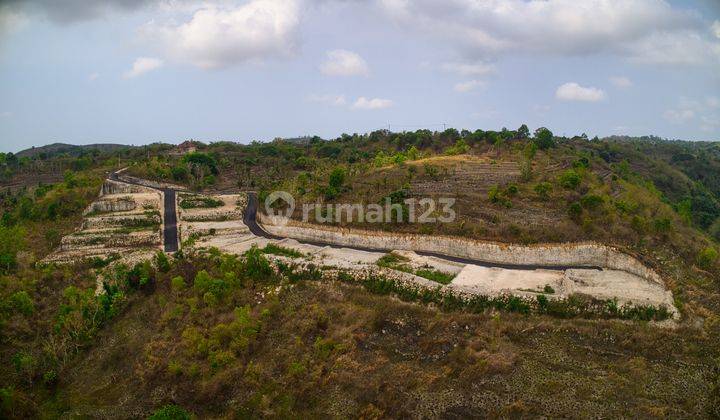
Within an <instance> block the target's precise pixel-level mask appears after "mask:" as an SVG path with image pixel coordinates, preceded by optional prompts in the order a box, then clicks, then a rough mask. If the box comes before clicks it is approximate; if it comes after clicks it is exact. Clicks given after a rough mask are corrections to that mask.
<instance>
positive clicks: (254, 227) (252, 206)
mask: <svg viewBox="0 0 720 420" xmlns="http://www.w3.org/2000/svg"><path fill="white" fill-rule="evenodd" d="M247 194H248V204H247V207H246V209H245V213H244V214H243V222H244V223H245V224H246V225H247V227H248V228H249V229H250V232H251V233H252V234H253V235H255V236H261V237H263V238H267V239H277V240H279V239H285V238H282V237H279V236H276V235H272V234H270V233H268V232H266V231H265V230H264V229H263V228H262V227H261V226H260V225H259V224H258V222H257V211H258V197H257V194H256V193H255V192H248V193H247ZM298 242H301V243H304V244H308V245H315V246H327V247H331V248H347V249H355V250H358V251H369V252H390V251H393V250H392V249H383V248H365V247H357V246H346V245H337V244H332V243H328V242H317V241H306V240H302V241H298ZM415 253H417V254H418V255H423V256H426V257H437V258H442V259H444V260H448V261H454V262H457V263H461V264H473V265H477V266H481V267H493V268H506V269H511V270H538V269H545V270H570V269H592V270H602V268H601V267H597V266H586V265H536V264H502V263H493V262H488V261H481V260H475V259H470V258H463V257H455V256H452V255H445V254H440V253H435V252H425V251H415Z"/></svg>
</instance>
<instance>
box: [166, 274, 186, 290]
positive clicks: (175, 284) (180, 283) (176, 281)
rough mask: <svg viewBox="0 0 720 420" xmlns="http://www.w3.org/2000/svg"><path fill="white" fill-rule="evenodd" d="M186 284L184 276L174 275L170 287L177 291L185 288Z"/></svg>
mask: <svg viewBox="0 0 720 420" xmlns="http://www.w3.org/2000/svg"><path fill="white" fill-rule="evenodd" d="M185 286H186V285H185V279H184V278H182V276H177V277H173V278H172V280H170V287H172V289H173V290H175V291H176V292H179V291H181V290H183V289H185Z"/></svg>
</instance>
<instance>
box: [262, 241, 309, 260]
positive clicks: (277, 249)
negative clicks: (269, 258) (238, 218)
mask: <svg viewBox="0 0 720 420" xmlns="http://www.w3.org/2000/svg"><path fill="white" fill-rule="evenodd" d="M262 252H263V253H265V254H274V255H282V256H284V257H290V258H302V257H304V256H305V254H303V253H302V252H300V251H296V250H294V249H292V248H286V247H284V246H280V245H275V244H273V243H268V244H267V245H265V248H263V249H262Z"/></svg>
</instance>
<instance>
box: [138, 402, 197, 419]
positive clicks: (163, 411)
mask: <svg viewBox="0 0 720 420" xmlns="http://www.w3.org/2000/svg"><path fill="white" fill-rule="evenodd" d="M190 418H191V417H190V413H188V412H187V411H186V410H185V409H184V408H182V407H180V406H177V405H175V404H168V405H166V406H164V407H162V408H160V409H158V410H157V411H155V412H154V413H153V414H152V415H151V416H150V417H148V419H149V420H190Z"/></svg>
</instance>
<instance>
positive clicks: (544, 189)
mask: <svg viewBox="0 0 720 420" xmlns="http://www.w3.org/2000/svg"><path fill="white" fill-rule="evenodd" d="M533 190H534V191H535V193H536V194H537V195H538V196H539V197H540V198H542V199H543V200H545V199H547V198H548V194H549V193H550V191H552V184H551V183H549V182H541V183H539V184H536V185H535V186H534V187H533Z"/></svg>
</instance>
